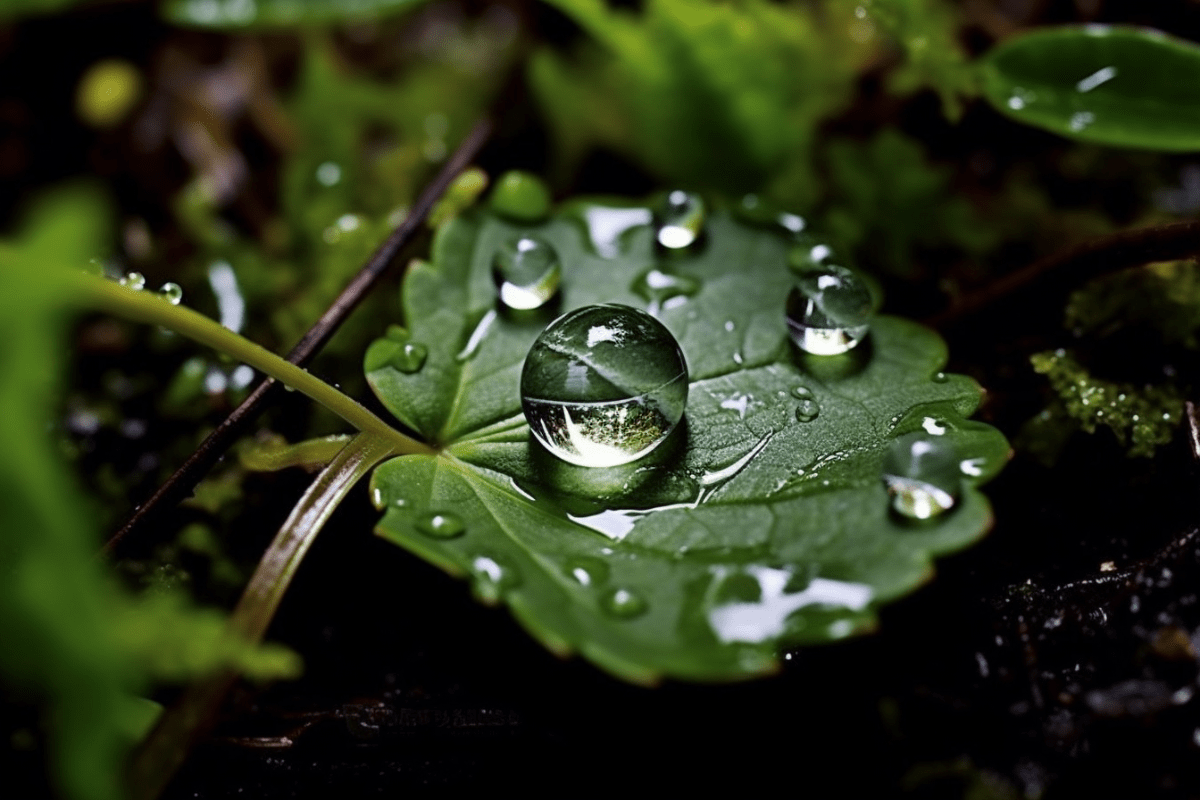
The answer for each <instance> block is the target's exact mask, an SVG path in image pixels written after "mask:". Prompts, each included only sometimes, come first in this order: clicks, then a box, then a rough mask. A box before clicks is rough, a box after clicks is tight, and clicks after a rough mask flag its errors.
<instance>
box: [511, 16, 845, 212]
mask: <svg viewBox="0 0 1200 800" xmlns="http://www.w3.org/2000/svg"><path fill="white" fill-rule="evenodd" d="M550 4H551V5H553V6H555V7H556V8H558V9H559V10H560V11H562V12H563V13H564V14H566V15H567V16H569V17H570V18H571V19H572V20H573V21H574V22H575V23H576V24H578V25H579V26H580V27H581V28H583V29H584V31H586V32H587V34H588V35H589V36H590V37H591V41H590V42H587V43H585V44H586V45H589V46H585V47H582V48H580V49H579V51H578V52H577V53H574V54H572V57H571V58H569V59H568V58H565V57H564V56H563V55H561V54H559V53H558V52H557V51H555V50H552V49H549V48H543V49H541V50H539V51H538V52H536V53H535V54H534V57H533V58H532V59H531V61H530V67H529V80H530V84H531V87H532V89H533V91H534V94H535V95H536V96H537V99H538V102H539V104H540V105H541V108H542V111H543V114H544V115H545V117H546V120H547V123H548V124H549V126H550V127H551V129H552V130H553V132H554V134H555V136H554V139H555V141H556V142H557V143H558V147H559V148H560V152H559V156H560V159H561V161H563V162H567V165H568V166H569V162H572V161H577V160H578V159H580V158H581V157H582V156H583V155H584V154H585V153H586V152H587V150H588V149H589V148H591V147H593V146H596V145H599V146H603V147H607V148H609V149H612V150H614V151H617V152H620V153H623V154H625V155H627V156H629V157H632V158H633V159H635V160H636V161H637V162H638V163H639V164H641V165H642V166H643V167H644V168H645V169H646V170H647V171H648V172H650V173H651V174H654V175H657V176H659V177H660V178H662V179H663V180H665V181H670V182H674V183H681V184H684V185H692V186H713V187H715V188H717V189H720V190H721V191H726V192H744V191H756V190H760V189H763V188H764V186H765V187H767V188H773V190H774V191H773V193H774V194H775V196H777V197H779V198H780V199H786V200H788V201H791V202H793V203H797V202H811V201H812V200H813V199H814V198H813V189H812V187H813V184H814V181H813V179H812V172H811V164H810V157H811V154H812V152H811V149H812V144H813V140H814V138H815V130H816V125H817V123H818V122H819V121H820V120H821V119H824V118H826V117H828V116H831V115H833V114H834V113H836V112H837V111H839V110H841V109H842V108H843V107H844V106H845V105H846V104H848V102H849V100H850V97H851V95H852V93H853V86H854V71H855V68H856V66H857V65H858V64H859V63H861V62H863V61H865V60H866V53H867V49H868V48H866V47H865V46H864V45H863V44H862V43H860V42H855V41H853V40H851V39H850V38H849V37H847V36H846V34H845V31H846V29H847V28H846V26H847V24H848V23H849V22H850V20H852V19H854V17H853V12H852V9H850V8H849V7H848V6H846V7H843V5H839V6H837V7H832V8H828V9H827V8H821V9H814V8H813V7H811V6H809V5H800V4H796V5H783V4H777V3H770V2H764V0H745V2H739V3H717V2H712V1H711V0H647V2H646V3H644V4H642V10H641V12H640V13H637V14H634V13H630V12H629V11H627V10H625V9H620V8H614V7H612V6H610V5H609V4H606V3H604V2H602V0H550Z"/></svg>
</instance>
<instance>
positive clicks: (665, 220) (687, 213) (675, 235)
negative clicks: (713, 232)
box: [655, 189, 705, 250]
mask: <svg viewBox="0 0 1200 800" xmlns="http://www.w3.org/2000/svg"><path fill="white" fill-rule="evenodd" d="M704 212H705V209H704V200H702V199H701V198H700V196H699V195H697V194H692V193H691V192H684V191H681V190H679V189H676V190H675V191H673V192H669V193H668V194H667V197H666V199H665V200H664V201H663V205H662V207H661V208H660V209H659V212H658V215H657V216H658V219H657V222H658V229H657V231H656V234H655V235H656V237H657V239H658V243H659V244H661V245H662V246H663V247H665V248H667V249H669V250H681V249H683V248H685V247H690V246H691V245H692V244H693V243H694V242H695V241H696V240H697V239H699V238H700V233H701V232H702V231H703V230H704Z"/></svg>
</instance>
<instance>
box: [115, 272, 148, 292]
mask: <svg viewBox="0 0 1200 800" xmlns="http://www.w3.org/2000/svg"><path fill="white" fill-rule="evenodd" d="M117 283H119V284H121V285H122V286H126V287H128V288H130V289H133V290H134V291H137V292H140V291H141V290H142V289H145V288H146V276H145V275H143V274H142V273H140V272H131V273H129V274H128V275H126V276H125V277H123V278H121V279H119V280H118V281H117Z"/></svg>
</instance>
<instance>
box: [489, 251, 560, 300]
mask: <svg viewBox="0 0 1200 800" xmlns="http://www.w3.org/2000/svg"><path fill="white" fill-rule="evenodd" d="M492 280H493V281H495V284H496V289H497V291H498V292H499V294H500V302H501V303H503V304H504V305H506V306H508V307H509V308H512V309H517V310H519V311H528V310H530V309H534V308H541V307H542V306H544V305H545V304H546V303H548V302H549V301H550V300H551V298H553V297H554V296H555V295H556V294H558V287H559V284H560V282H561V280H562V267H561V266H560V264H559V260H558V251H557V250H555V249H554V246H553V245H551V244H550V243H549V242H546V241H543V240H542V239H538V238H536V237H534V236H522V237H520V238H519V239H513V240H511V241H508V242H505V243H504V244H502V245H501V246H500V247H498V248H497V249H496V254H495V256H493V258H492Z"/></svg>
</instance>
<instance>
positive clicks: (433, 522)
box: [416, 511, 467, 539]
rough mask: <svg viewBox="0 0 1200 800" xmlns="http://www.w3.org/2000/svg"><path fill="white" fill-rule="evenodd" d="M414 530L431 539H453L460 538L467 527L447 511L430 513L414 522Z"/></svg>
mask: <svg viewBox="0 0 1200 800" xmlns="http://www.w3.org/2000/svg"><path fill="white" fill-rule="evenodd" d="M416 529H417V530H418V531H420V532H421V533H423V534H425V535H426V536H428V537H430V538H431V539H453V538H454V537H456V536H462V535H463V533H465V532H466V530H467V526H466V525H465V524H463V521H462V520H461V519H459V518H458V517H457V516H456V515H455V514H453V513H451V512H449V511H431V512H429V513H428V514H425V515H423V516H421V517H420V518H419V519H418V520H417V521H416Z"/></svg>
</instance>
